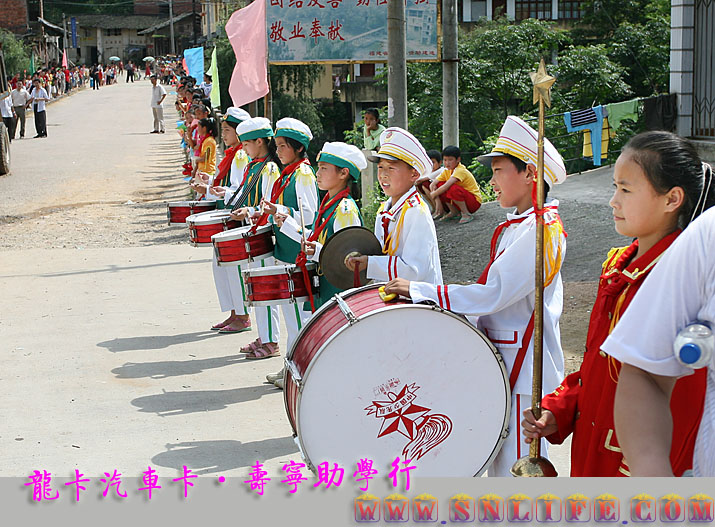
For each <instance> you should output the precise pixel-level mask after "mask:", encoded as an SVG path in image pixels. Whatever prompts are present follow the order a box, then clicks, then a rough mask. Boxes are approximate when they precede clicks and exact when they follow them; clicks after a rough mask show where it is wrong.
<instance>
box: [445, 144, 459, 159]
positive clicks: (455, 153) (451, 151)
mask: <svg viewBox="0 0 715 527" xmlns="http://www.w3.org/2000/svg"><path fill="white" fill-rule="evenodd" d="M445 156H449V157H453V158H455V159H459V158H460V157H462V151H461V150H460V149H459V147H458V146H454V145H449V146H445V147H444V148H443V149H442V157H445Z"/></svg>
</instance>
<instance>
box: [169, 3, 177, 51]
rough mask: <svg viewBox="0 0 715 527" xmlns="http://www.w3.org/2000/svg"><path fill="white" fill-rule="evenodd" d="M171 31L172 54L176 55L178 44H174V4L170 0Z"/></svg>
mask: <svg viewBox="0 0 715 527" xmlns="http://www.w3.org/2000/svg"><path fill="white" fill-rule="evenodd" d="M169 28H170V29H169V30H170V32H171V54H172V55H176V43H175V42H174V2H173V0H169Z"/></svg>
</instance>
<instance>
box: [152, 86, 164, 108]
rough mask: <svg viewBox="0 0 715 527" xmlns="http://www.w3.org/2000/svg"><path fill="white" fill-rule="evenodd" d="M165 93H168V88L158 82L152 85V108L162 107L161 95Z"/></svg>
mask: <svg viewBox="0 0 715 527" xmlns="http://www.w3.org/2000/svg"><path fill="white" fill-rule="evenodd" d="M163 95H166V90H165V89H164V87H163V86H162V85H161V84H159V83H158V82H157V83H156V86H152V88H151V107H152V108H161V107H162V105H161V103H160V102H159V101H160V100H161V97H162V96H163Z"/></svg>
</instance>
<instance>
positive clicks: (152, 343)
mask: <svg viewBox="0 0 715 527" xmlns="http://www.w3.org/2000/svg"><path fill="white" fill-rule="evenodd" d="M218 336H219V335H218V333H217V332H215V331H195V332H193V333H180V334H178V335H152V336H149V337H127V338H116V339H112V340H105V341H104V342H98V343H97V346H99V347H100V348H107V350H108V351H111V352H112V353H118V352H121V351H143V350H160V349H166V348H168V347H169V346H174V345H176V344H186V343H188V342H201V341H202V340H206V339H210V338H212V337H218ZM221 336H223V335H221Z"/></svg>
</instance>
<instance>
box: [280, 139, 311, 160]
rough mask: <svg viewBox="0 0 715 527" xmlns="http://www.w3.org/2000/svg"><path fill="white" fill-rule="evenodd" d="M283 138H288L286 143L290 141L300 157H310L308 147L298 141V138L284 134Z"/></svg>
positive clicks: (290, 144) (289, 143)
mask: <svg viewBox="0 0 715 527" xmlns="http://www.w3.org/2000/svg"><path fill="white" fill-rule="evenodd" d="M282 137H283V139H285V140H286V143H288V146H290V147H291V148H292V149H293V151H294V152H295V153H296V154H297V155H298V157H299V158H300V159H306V158H307V157H308V149H307V148H306V147H305V145H304V144H303V143H301V142H300V141H298V140H297V139H293V138H292V137H286V136H282Z"/></svg>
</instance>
